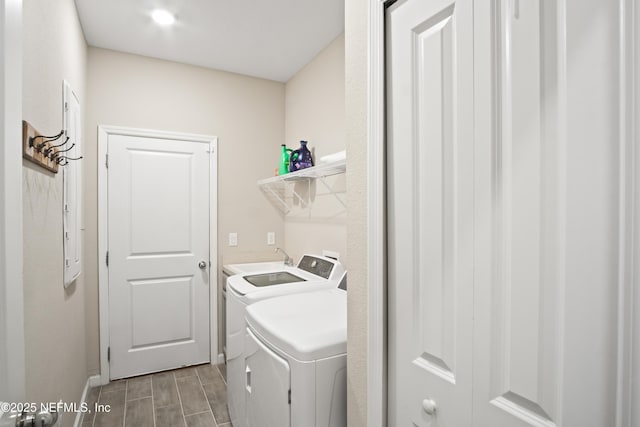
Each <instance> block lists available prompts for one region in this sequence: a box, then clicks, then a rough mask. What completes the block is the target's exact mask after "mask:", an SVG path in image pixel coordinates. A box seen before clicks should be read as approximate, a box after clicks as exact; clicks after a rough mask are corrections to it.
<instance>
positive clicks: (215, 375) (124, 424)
mask: <svg viewBox="0 0 640 427" xmlns="http://www.w3.org/2000/svg"><path fill="white" fill-rule="evenodd" d="M96 403H97V404H98V405H109V407H110V409H111V410H110V411H109V412H95V413H94V412H93V411H92V412H91V413H87V414H85V417H84V420H83V422H82V426H83V427H88V426H93V427H223V426H224V427H231V423H230V422H229V412H228V411H227V386H226V367H225V365H216V366H213V365H209V364H206V365H198V366H190V367H188V368H182V369H176V370H174V371H166V372H159V373H157V374H151V375H145V376H141V377H135V378H129V379H124V380H118V381H114V382H111V383H109V384H108V385H105V386H102V387H96V388H93V389H91V391H90V392H89V396H88V398H87V404H88V405H89V408H94V407H95V404H96Z"/></svg>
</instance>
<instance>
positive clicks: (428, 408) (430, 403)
mask: <svg viewBox="0 0 640 427" xmlns="http://www.w3.org/2000/svg"><path fill="white" fill-rule="evenodd" d="M422 409H423V410H424V412H426V413H427V414H429V415H433V414H435V413H436V409H437V405H436V401H435V400H433V399H424V400H423V401H422Z"/></svg>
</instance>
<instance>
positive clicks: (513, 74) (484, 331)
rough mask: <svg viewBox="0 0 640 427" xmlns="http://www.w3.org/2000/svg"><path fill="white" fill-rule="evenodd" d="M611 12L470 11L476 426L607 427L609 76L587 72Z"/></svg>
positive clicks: (611, 394)
mask: <svg viewBox="0 0 640 427" xmlns="http://www.w3.org/2000/svg"><path fill="white" fill-rule="evenodd" d="M587 3H590V5H589V4H587ZM605 3H606V2H605ZM605 3H602V2H597V1H589V2H582V3H581V4H579V5H578V2H574V4H575V7H574V8H572V9H571V8H568V9H566V10H565V9H564V8H565V7H566V4H567V3H566V2H558V1H556V0H536V1H533V0H532V1H528V0H527V1H525V0H519V1H518V0H504V1H498V2H495V3H494V7H495V9H493V10H492V9H491V6H490V4H489V2H479V4H478V7H477V8H476V23H477V25H476V31H477V38H478V40H477V43H476V48H477V49H476V58H477V63H476V72H477V73H478V80H477V82H478V84H477V85H476V89H477V90H476V96H477V97H478V99H477V104H476V126H477V127H478V134H477V138H476V149H475V153H476V154H475V156H476V163H475V175H476V179H475V191H476V203H475V209H476V223H475V236H476V251H475V281H474V301H475V307H474V312H475V315H474V338H475V340H474V349H473V352H474V367H473V371H474V386H473V387H474V400H473V411H474V417H473V421H474V424H473V425H474V426H477V427H485V426H491V427H524V426H548V427H553V426H566V427H573V426H585V427H600V426H613V425H615V394H616V393H615V376H616V365H615V364H616V355H615V351H616V350H615V337H616V324H615V322H616V313H615V302H616V290H617V289H616V270H617V260H616V256H615V252H616V247H617V229H616V221H617V201H616V196H615V194H616V191H617V190H616V187H617V171H616V168H617V159H616V155H617V153H616V151H617V149H616V146H615V144H616V142H615V128H616V123H615V119H614V120H610V119H608V118H607V115H608V114H609V113H608V112H609V111H613V110H615V108H616V107H615V104H610V105H609V106H607V105H606V102H605V101H606V100H607V98H608V100H609V101H611V100H613V99H614V98H611V97H610V96H611V94H612V93H615V84H613V85H611V84H610V83H609V82H611V81H615V80H610V79H609V78H608V77H607V76H606V74H607V73H611V74H612V75H611V77H614V76H615V70H614V69H613V68H612V69H611V71H606V70H605V69H602V70H603V71H602V72H601V71H597V70H598V69H597V68H593V67H590V66H589V65H588V63H589V62H591V61H592V60H593V59H594V58H598V57H599V58H600V59H599V60H597V61H595V62H599V61H600V60H602V59H604V58H606V57H607V55H608V54H607V53H606V51H607V48H606V44H605V42H606V40H607V37H611V40H612V41H615V32H612V33H611V34H610V35H609V36H607V34H606V33H607V31H608V29H607V27H606V25H608V24H606V22H605V21H606V19H605V20H603V16H604V15H602V13H606V12H607V9H609V12H611V11H612V10H615V7H609V6H606V5H605ZM596 4H598V8H597V9H598V11H597V12H596V9H595V8H594V5H596ZM614 17H615V16H614ZM585 18H586V19H585ZM572 23H573V24H576V23H579V24H580V25H579V26H574V25H572ZM592 24H597V25H600V26H601V27H600V28H599V29H596V28H594V27H593V26H592ZM603 24H604V25H603ZM609 29H611V27H610V28H609ZM492 35H493V40H492ZM567 35H568V38H567V39H566V40H572V39H573V37H576V36H577V37H576V38H575V39H574V40H575V43H577V45H571V44H568V45H567V51H565V50H564V47H563V43H564V42H565V37H567ZM594 35H595V37H594ZM587 39H589V42H588V46H589V47H588V48H586V47H584V45H583V44H582V43H585V40H587ZM583 49H586V50H583ZM585 58H586V59H587V62H585V63H581V61H582V60H584V59H585ZM565 61H566V64H567V66H568V69H567V71H568V74H567V78H566V80H565V77H564V65H563V63H564V62H565ZM487 70H491V71H487ZM489 73H491V74H489ZM594 77H596V78H595V79H594ZM491 82H494V84H491ZM611 89H613V92H609V91H611ZM607 92H608V95H607ZM598 100H602V102H605V103H600V101H598ZM594 113H596V114H595V115H593V114H594ZM590 116H591V119H590V120H585V119H586V118H588V117H590ZM610 117H612V118H613V116H610ZM612 130H613V131H614V132H613V133H611V131H612Z"/></svg>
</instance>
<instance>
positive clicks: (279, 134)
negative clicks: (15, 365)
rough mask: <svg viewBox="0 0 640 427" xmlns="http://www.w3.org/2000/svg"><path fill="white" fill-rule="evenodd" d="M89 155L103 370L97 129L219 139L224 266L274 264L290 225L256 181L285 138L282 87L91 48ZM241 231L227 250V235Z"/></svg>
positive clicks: (90, 317)
mask: <svg viewBox="0 0 640 427" xmlns="http://www.w3.org/2000/svg"><path fill="white" fill-rule="evenodd" d="M88 94H89V102H88V106H87V108H88V114H87V120H86V135H87V144H86V149H85V158H86V160H85V161H86V169H85V170H86V172H85V188H86V192H85V223H86V227H87V231H86V234H87V239H86V243H87V244H86V245H85V263H86V265H87V271H90V272H91V274H90V275H87V327H88V328H89V340H88V342H87V345H88V348H89V354H88V357H89V359H88V360H89V370H90V372H91V373H97V372H98V371H99V350H98V347H99V334H98V277H97V276H98V273H97V271H98V266H97V262H99V260H98V246H97V244H98V243H97V221H98V212H97V188H98V187H97V164H98V163H99V162H98V159H96V156H97V128H98V125H101V124H102V125H114V126H127V127H135V128H144V129H157V130H166V131H174V132H186V133H198V134H206V135H215V136H217V137H218V232H219V238H218V267H219V268H222V265H223V264H226V263H230V262H241V261H244V260H259V259H275V258H276V255H275V254H274V253H273V246H267V241H266V234H267V231H275V232H276V233H277V234H278V235H280V236H282V235H283V222H282V218H281V217H280V215H279V214H278V211H277V210H276V209H274V208H273V206H271V205H270V204H269V202H268V201H267V200H266V198H265V197H264V196H263V195H262V193H261V192H260V190H259V188H258V186H257V181H258V180H259V179H262V178H266V177H269V176H272V175H273V169H274V167H275V165H277V162H278V149H277V148H278V147H279V145H280V143H281V141H283V139H284V127H283V123H284V84H282V83H278V82H273V81H269V80H263V79H257V78H252V77H246V76H241V75H239V74H232V73H227V72H222V71H215V70H210V69H205V68H199V67H195V66H191V65H184V64H178V63H175V62H168V61H162V60H157V59H151V58H146V57H142V56H137V55H130V54H124V53H119V52H114V51H110V50H104V49H99V48H93V47H91V48H89V57H88ZM232 231H233V232H237V233H238V246H237V247H229V246H227V243H228V237H227V236H228V233H229V232H232Z"/></svg>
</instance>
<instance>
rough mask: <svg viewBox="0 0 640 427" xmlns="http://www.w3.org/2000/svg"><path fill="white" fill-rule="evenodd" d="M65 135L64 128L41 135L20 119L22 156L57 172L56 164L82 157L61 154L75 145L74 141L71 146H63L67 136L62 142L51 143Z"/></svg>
mask: <svg viewBox="0 0 640 427" xmlns="http://www.w3.org/2000/svg"><path fill="white" fill-rule="evenodd" d="M63 135H65V131H64V129H63V130H61V131H60V132H59V133H57V134H56V135H51V136H47V135H43V134H41V133H40V132H38V131H37V130H36V129H35V128H34V127H33V126H31V124H29V123H28V122H27V121H25V120H23V121H22V157H23V158H25V159H27V160H29V161H31V162H33V163H35V164H37V165H38V166H40V167H43V168H45V169H46V170H49V171H51V172H53V173H58V166H65V165H68V164H69V161H70V160H80V159H82V157H77V158H72V157H67V156H61V155H60V154H61V153H65V152H67V151H70V150H71V149H72V148H73V147H75V145H76V144H75V142H73V143H72V144H71V146H69V147H67V148H64V149H63V147H64V146H65V144H67V143H68V142H69V137H68V136H67V137H65V139H64V141H63V142H59V143H57V144H53V142H55V141H58V140H59V139H60V138H62V136H63Z"/></svg>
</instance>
